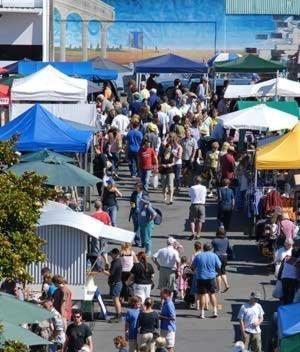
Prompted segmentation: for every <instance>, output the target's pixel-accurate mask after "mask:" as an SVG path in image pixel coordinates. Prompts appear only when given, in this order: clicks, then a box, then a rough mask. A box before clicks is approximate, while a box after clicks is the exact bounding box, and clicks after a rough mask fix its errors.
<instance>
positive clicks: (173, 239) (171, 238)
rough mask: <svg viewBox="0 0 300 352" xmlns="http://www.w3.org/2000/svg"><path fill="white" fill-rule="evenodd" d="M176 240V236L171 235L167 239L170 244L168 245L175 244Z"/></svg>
mask: <svg viewBox="0 0 300 352" xmlns="http://www.w3.org/2000/svg"><path fill="white" fill-rule="evenodd" d="M175 242H176V240H175V238H174V237H169V238H168V239H167V244H168V245H173V244H174V243H175Z"/></svg>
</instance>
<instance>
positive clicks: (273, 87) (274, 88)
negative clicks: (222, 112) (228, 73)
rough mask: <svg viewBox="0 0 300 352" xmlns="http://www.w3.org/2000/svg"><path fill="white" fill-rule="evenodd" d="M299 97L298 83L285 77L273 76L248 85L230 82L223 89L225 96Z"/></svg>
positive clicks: (230, 97)
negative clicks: (224, 89)
mask: <svg viewBox="0 0 300 352" xmlns="http://www.w3.org/2000/svg"><path fill="white" fill-rule="evenodd" d="M276 95H277V96H280V97H300V83H299V82H295V81H291V80H289V79H286V78H281V77H279V78H273V79H270V80H268V81H264V82H260V83H257V84H251V85H248V86H240V85H232V84H230V85H229V86H228V87H227V89H226V91H225V98H228V99H234V98H248V97H274V96H276Z"/></svg>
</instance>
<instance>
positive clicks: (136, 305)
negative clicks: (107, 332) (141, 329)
mask: <svg viewBox="0 0 300 352" xmlns="http://www.w3.org/2000/svg"><path fill="white" fill-rule="evenodd" d="M140 313H141V299H140V297H137V296H133V297H130V299H129V309H128V310H127V313H126V316H125V336H126V338H127V339H128V352H137V348H138V346H137V333H138V321H139V316H140Z"/></svg>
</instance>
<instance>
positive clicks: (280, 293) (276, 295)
mask: <svg viewBox="0 0 300 352" xmlns="http://www.w3.org/2000/svg"><path fill="white" fill-rule="evenodd" d="M272 296H273V297H274V298H278V299H280V298H282V297H283V289H282V282H281V280H277V281H276V285H275V287H274V290H273V292H272Z"/></svg>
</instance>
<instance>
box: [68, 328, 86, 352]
mask: <svg viewBox="0 0 300 352" xmlns="http://www.w3.org/2000/svg"><path fill="white" fill-rule="evenodd" d="M66 335H67V337H68V341H69V343H68V349H67V351H68V352H77V351H79V350H80V349H81V348H82V346H83V345H84V344H85V343H86V340H87V338H88V337H90V336H92V332H91V330H90V328H89V327H88V326H87V325H86V324H84V323H82V324H80V325H75V324H74V323H73V324H71V325H69V326H68V327H67V331H66Z"/></svg>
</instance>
